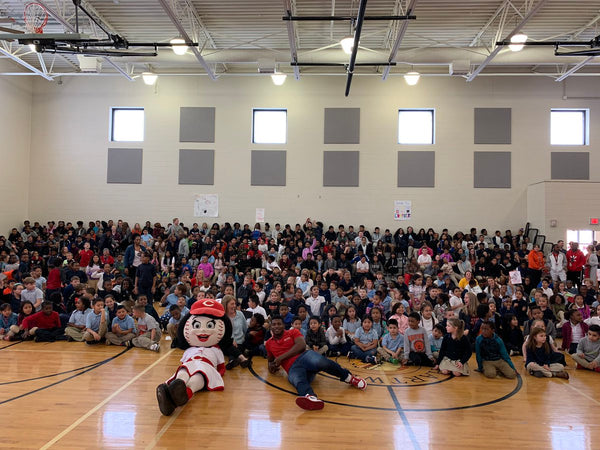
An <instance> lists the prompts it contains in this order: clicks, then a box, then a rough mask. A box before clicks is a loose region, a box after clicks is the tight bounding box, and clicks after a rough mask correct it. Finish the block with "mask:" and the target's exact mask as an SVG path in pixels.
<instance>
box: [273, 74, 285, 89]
mask: <svg viewBox="0 0 600 450" xmlns="http://www.w3.org/2000/svg"><path fill="white" fill-rule="evenodd" d="M286 78H287V75H286V74H285V73H281V72H275V73H274V74H272V75H271V80H272V81H273V84H274V85H275V86H281V85H282V84H283V83H285V79H286Z"/></svg>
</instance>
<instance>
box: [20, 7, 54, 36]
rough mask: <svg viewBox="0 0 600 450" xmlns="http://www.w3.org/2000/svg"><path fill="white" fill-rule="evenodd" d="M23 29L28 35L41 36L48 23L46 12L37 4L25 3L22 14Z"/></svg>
mask: <svg viewBox="0 0 600 450" xmlns="http://www.w3.org/2000/svg"><path fill="white" fill-rule="evenodd" d="M23 18H24V19H25V28H26V29H27V31H28V32H29V33H37V34H42V33H43V32H44V27H45V26H46V24H47V23H48V11H46V8H44V7H43V6H42V5H40V4H39V3H35V2H32V3H27V5H25V11H24V12H23Z"/></svg>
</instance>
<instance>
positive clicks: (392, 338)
mask: <svg viewBox="0 0 600 450" xmlns="http://www.w3.org/2000/svg"><path fill="white" fill-rule="evenodd" d="M387 329H388V333H387V334H386V335H384V336H383V338H382V339H381V347H379V348H378V349H377V354H378V355H379V356H380V357H381V359H382V360H383V361H390V362H392V363H393V362H396V363H397V362H398V359H401V358H400V355H401V353H402V344H403V343H404V336H402V335H401V334H400V331H399V330H398V321H397V320H396V319H390V320H389V322H388V325H387Z"/></svg>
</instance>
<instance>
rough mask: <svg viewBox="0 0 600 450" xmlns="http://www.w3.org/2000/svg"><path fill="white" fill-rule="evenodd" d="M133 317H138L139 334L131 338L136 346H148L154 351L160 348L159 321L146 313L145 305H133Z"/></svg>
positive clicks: (147, 347)
mask: <svg viewBox="0 0 600 450" xmlns="http://www.w3.org/2000/svg"><path fill="white" fill-rule="evenodd" d="M133 317H135V318H136V319H137V336H136V337H134V338H133V339H132V340H131V343H132V344H133V346H134V347H140V348H146V349H148V350H152V351H154V352H158V351H159V350H160V344H159V342H160V336H161V333H160V328H159V326H158V322H157V321H156V320H155V319H154V317H152V316H151V315H150V314H147V313H146V307H145V306H144V305H135V306H134V307H133Z"/></svg>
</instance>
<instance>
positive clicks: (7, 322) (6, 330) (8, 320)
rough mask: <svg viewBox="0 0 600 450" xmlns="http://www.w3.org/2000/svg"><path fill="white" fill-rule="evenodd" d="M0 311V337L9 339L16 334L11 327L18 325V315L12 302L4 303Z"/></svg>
mask: <svg viewBox="0 0 600 450" xmlns="http://www.w3.org/2000/svg"><path fill="white" fill-rule="evenodd" d="M0 311H1V314H0V338H2V339H4V340H5V341H9V340H10V339H11V337H13V336H14V335H15V333H14V331H11V327H13V326H14V327H16V326H17V322H18V316H17V314H16V313H14V312H13V311H12V307H11V306H10V303H4V304H3V305H2V307H0Z"/></svg>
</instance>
